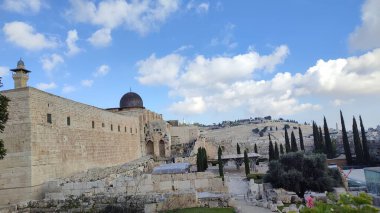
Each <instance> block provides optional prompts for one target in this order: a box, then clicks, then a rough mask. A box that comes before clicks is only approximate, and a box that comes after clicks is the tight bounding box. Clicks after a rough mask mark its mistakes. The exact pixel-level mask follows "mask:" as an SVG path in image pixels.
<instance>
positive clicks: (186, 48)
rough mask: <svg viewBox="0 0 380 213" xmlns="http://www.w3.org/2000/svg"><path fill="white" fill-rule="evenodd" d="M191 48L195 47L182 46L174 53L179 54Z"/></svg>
mask: <svg viewBox="0 0 380 213" xmlns="http://www.w3.org/2000/svg"><path fill="white" fill-rule="evenodd" d="M191 48H193V45H182V46H180V47H179V48H178V49H176V50H174V51H173V52H174V53H179V52H182V51H185V50H188V49H191Z"/></svg>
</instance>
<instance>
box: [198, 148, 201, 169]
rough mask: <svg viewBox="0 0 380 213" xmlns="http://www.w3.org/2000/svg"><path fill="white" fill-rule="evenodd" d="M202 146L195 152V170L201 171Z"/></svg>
mask: <svg viewBox="0 0 380 213" xmlns="http://www.w3.org/2000/svg"><path fill="white" fill-rule="evenodd" d="M201 156H202V148H201V147H199V148H198V152H197V172H202V163H201V162H202V157H201Z"/></svg>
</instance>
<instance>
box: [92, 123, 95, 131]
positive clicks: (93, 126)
mask: <svg viewBox="0 0 380 213" xmlns="http://www.w3.org/2000/svg"><path fill="white" fill-rule="evenodd" d="M92 128H93V129H94V128H95V121H92Z"/></svg>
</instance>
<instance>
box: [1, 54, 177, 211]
mask: <svg viewBox="0 0 380 213" xmlns="http://www.w3.org/2000/svg"><path fill="white" fill-rule="evenodd" d="M11 71H12V72H13V79H14V83H15V84H14V85H15V88H14V89H11V90H6V91H2V92H1V93H2V94H3V95H5V96H7V97H8V98H9V99H10V102H9V107H8V112H9V120H8V122H7V123H6V126H5V131H4V133H3V134H0V137H1V138H2V139H3V140H4V143H5V148H6V149H7V155H6V157H5V158H4V159H3V160H0V206H1V205H7V204H12V203H16V202H19V201H23V200H30V199H40V198H42V195H43V188H42V185H43V183H44V182H47V181H49V180H53V179H55V178H62V177H68V176H70V175H72V174H74V173H76V172H80V171H85V170H87V169H89V168H95V167H108V166H113V165H118V164H123V163H126V162H129V161H132V160H135V159H137V158H140V157H142V156H145V155H148V154H152V155H156V156H157V157H162V158H165V157H166V158H167V157H169V156H170V146H171V137H170V132H169V131H170V125H169V124H167V123H166V122H165V121H164V120H163V118H162V115H161V114H157V113H155V112H152V111H150V110H148V109H145V107H144V105H143V101H142V99H141V97H140V96H139V95H138V94H136V93H134V92H128V93H126V94H125V95H124V96H123V97H122V98H121V100H120V106H119V107H117V108H112V109H100V108H97V107H94V106H89V105H86V104H83V103H78V102H75V101H72V100H69V99H66V98H62V97H59V96H56V95H53V94H50V93H47V92H44V91H41V90H38V89H35V88H32V87H28V86H27V81H28V79H29V74H30V73H31V71H29V70H27V69H26V68H25V64H24V62H23V61H22V60H21V59H20V61H19V62H18V63H17V68H15V69H11Z"/></svg>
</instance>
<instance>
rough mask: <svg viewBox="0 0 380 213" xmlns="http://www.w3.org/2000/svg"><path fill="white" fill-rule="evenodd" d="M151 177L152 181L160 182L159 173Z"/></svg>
mask: <svg viewBox="0 0 380 213" xmlns="http://www.w3.org/2000/svg"><path fill="white" fill-rule="evenodd" d="M151 179H152V181H153V182H154V183H158V182H160V175H152V176H151Z"/></svg>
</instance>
